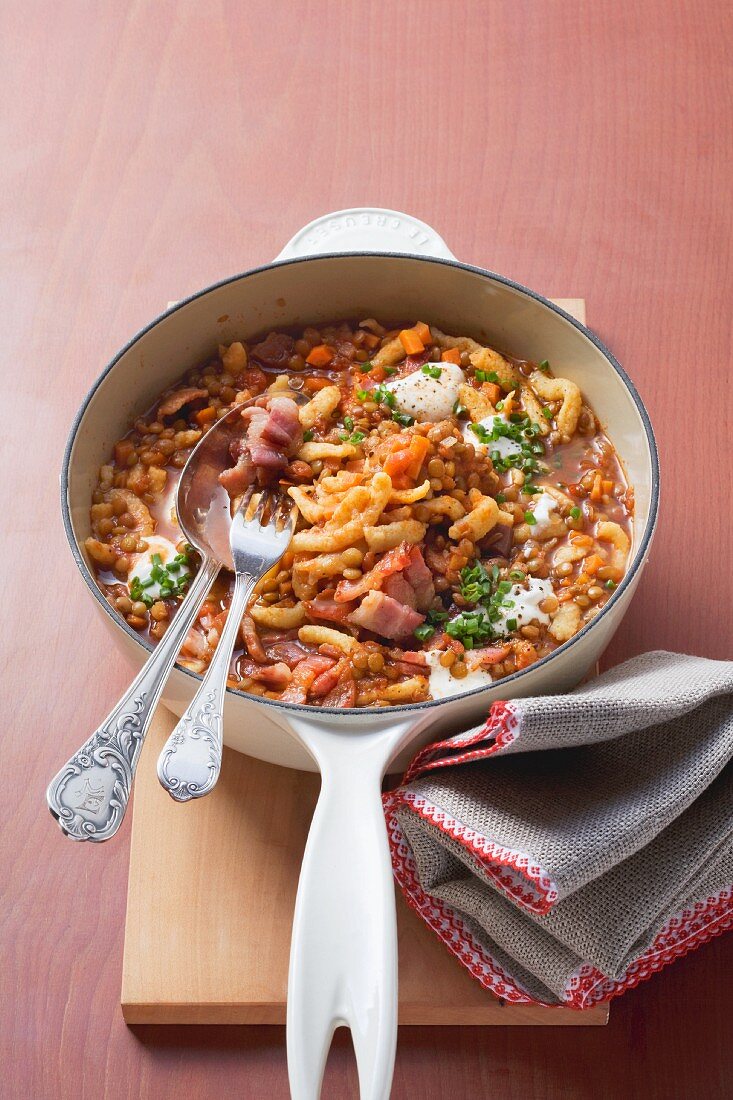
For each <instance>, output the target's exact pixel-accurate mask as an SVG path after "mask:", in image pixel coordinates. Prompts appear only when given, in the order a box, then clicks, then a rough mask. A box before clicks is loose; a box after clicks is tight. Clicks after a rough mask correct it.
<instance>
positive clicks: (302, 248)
mask: <svg viewBox="0 0 733 1100" xmlns="http://www.w3.org/2000/svg"><path fill="white" fill-rule="evenodd" d="M324 252H408V253H411V254H412V255H418V256H436V257H438V258H439V259H443V260H455V258H456V257H455V256H454V255H453V253H452V252H451V250H450V249H449V248H448V245H447V244H446V243H445V241H444V240H443V238H442V237H441V236H440V235H439V234H438V233H436V232H435V230H434V229H431V227H430V226H429V225H426V223H425V222H421V221H419V219H418V218H413V217H412V216H411V215H410V214H402V213H400V211H399V210H382V209H380V208H379V207H376V206H358V207H355V208H354V209H353V210H336V211H334V213H333V214H324V215H323V217H321V218H316V220H315V221H312V222H309V224H308V225H306V226H304V227H303V228H302V229H300V230H299V231H298V232H297V233H296V234H295V236H294V237H292V238H291V239H290V240H289V241H288V243H287V244H286V245H285V248H283V250H282V252H281V253H280V255H279V256H276V257H275V258H276V260H293V259H296V258H298V257H300V256H318V255H321V254H323V253H324Z"/></svg>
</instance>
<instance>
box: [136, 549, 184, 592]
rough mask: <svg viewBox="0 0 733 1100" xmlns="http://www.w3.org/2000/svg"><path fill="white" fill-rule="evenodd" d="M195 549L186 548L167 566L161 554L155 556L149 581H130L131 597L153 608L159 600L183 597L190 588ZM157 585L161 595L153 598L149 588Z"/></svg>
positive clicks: (152, 559) (153, 556) (152, 558)
mask: <svg viewBox="0 0 733 1100" xmlns="http://www.w3.org/2000/svg"><path fill="white" fill-rule="evenodd" d="M192 553H193V547H191V546H188V545H187V546H186V548H185V550H184V551H183V552H182V553H180V554H176V556H175V557H174V558H172V559H171V560H170V561H169V562H168V563H167V564H166V565H163V560H162V558H161V556H160V554H153V555H152V557H151V559H150V562H151V565H152V568H151V570H150V576H149V577H148V578H147V580H144V581H141V580H140V578H139V577H132V579H131V580H130V596H131V597H132V599H133V600H142V602H143V603H144V604H145V606H146V607H152V606H153V604H154V603H155V602H156V601H157V600H168V599H171V598H172V597H174V596H182V595H183V593H184V592H185V590H186V588H187V587H188V582H189V580H190V561H191V559H190V555H191V554H192ZM155 584H157V585H158V588H159V591H160V595H158V596H153V595H151V594H150V592H148V589H149V588H152V587H153V585H155Z"/></svg>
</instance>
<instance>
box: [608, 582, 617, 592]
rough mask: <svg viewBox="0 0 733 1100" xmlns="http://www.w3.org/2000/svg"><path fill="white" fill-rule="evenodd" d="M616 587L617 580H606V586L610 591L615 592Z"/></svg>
mask: <svg viewBox="0 0 733 1100" xmlns="http://www.w3.org/2000/svg"><path fill="white" fill-rule="evenodd" d="M615 587H616V582H615V581H612V580H608V581H606V588H607V589H608V591H609V592H613V590H614V588H615Z"/></svg>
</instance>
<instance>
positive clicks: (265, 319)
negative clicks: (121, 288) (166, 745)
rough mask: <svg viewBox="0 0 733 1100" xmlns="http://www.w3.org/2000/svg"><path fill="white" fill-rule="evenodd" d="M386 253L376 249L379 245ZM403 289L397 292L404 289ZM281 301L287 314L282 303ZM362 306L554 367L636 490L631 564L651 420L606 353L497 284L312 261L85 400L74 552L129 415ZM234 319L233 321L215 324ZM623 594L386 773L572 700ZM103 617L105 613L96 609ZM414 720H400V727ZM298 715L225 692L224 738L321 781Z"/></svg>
mask: <svg viewBox="0 0 733 1100" xmlns="http://www.w3.org/2000/svg"><path fill="white" fill-rule="evenodd" d="M377 247H379V246H377ZM396 288H399V289H398V290H397V289H396ZM283 303H284V304H283ZM367 305H368V308H369V312H370V313H371V314H372V315H374V316H380V315H381V316H394V315H395V314H399V315H401V316H404V317H405V318H411V317H421V318H427V319H429V320H430V321H431V323H435V324H436V325H438V326H439V327H440V328H441V329H443V330H444V331H448V332H454V333H469V334H471V335H473V336H474V337H475V338H476V339H477V340H479V341H481V342H486V343H489V344H493V345H496V346H497V347H500V348H508V349H511V351H512V352H513V353H514V354H516V355H517V356H521V357H526V358H531V359H534V360H541V359H545V358H546V359H549V361H550V363H551V364H552V366H553V369H555V370H556V371H557V372H558V373H562V375H563V376H564V377H567V378H569V379H571V380H572V381H574V382H576V383H577V384H578V385H579V386H580V387H581V389H582V390H583V393H584V395H585V397H586V399H587V400H588V401H589V402H590V404H591V405H592V406H593V407H594V408H595V409H596V410H597V412H598V414H599V416H600V417H601V420H602V421H603V423H604V425H605V427H606V430H607V432H608V435H609V437H610V439H611V440H612V442H613V443H614V445H615V447H616V448H617V450H618V452H619V454H620V456H621V458H622V460H623V463H624V466H625V469H626V471H627V473H628V476H629V479H630V481H631V482H632V483H633V485H634V487H635V492H636V521H635V529H634V543H633V546H632V556H633V555H635V554H636V553H637V550H638V546H639V541H640V539H641V537H642V536H643V534H644V532H645V529H646V527H647V521H648V519H649V515H650V507H651V492H652V460H651V455H650V447H649V443H648V440H647V437H646V434H645V431H644V427H643V422H642V420H641V417H640V415H639V412H638V410H637V408H636V405H635V403H634V400H633V398H632V396H631V394H630V392H629V391H628V389H627V388H626V385H625V384H624V382H623V381H622V379H621V378H620V377H619V376H618V375H617V374H616V372H615V371H614V370H613V368H612V367H611V365H610V364H609V362H608V361H607V359H606V358H605V356H604V355H603V354H602V352H601V351H600V350H599V349H598V348H597V347H596V346H595V345H594V344H593V342H592V341H591V340H590V339H589V338H588V337H587V336H585V334H584V333H583V332H582V331H579V330H578V329H576V328H575V327H574V326H573V325H572V324H570V322H568V321H566V320H565V319H564V318H563V317H562V316H560V315H559V314H557V313H555V312H554V311H553V310H551V309H549V308H548V307H546V306H545V305H543V304H542V303H541V302H538V301H537V300H535V299H534V298H532V297H531V296H529V295H527V294H525V293H523V292H522V291H520V290H518V289H515V288H514V287H510V286H507V285H505V284H503V283H501V282H499V281H497V280H495V279H493V278H491V277H489V276H486V275H484V274H481V273H477V272H474V271H471V270H465V269H462V268H458V267H453V266H450V265H445V264H439V263H431V262H429V261H426V260H424V259H417V258H413V257H409V256H390V255H372V256H351V255H348V254H345V255H339V256H335V257H334V256H332V257H328V256H317V257H314V258H312V259H310V260H308V261H307V262H306V263H294V264H287V263H286V264H274V265H272V266H270V267H267V268H264V269H263V270H261V271H258V272H256V273H253V274H251V275H249V276H243V277H241V278H238V279H235V280H233V281H231V282H229V283H226V284H225V285H223V286H219V287H217V288H214V289H212V290H210V291H208V292H206V293H204V294H203V295H201V296H200V297H198V298H195V299H193V300H192V301H189V302H186V303H184V304H183V305H181V306H180V307H179V308H178V309H176V310H174V311H172V312H170V313H168V314H166V315H164V316H163V317H162V318H161V319H160V320H159V321H158V322H157V323H156V324H154V325H153V326H152V327H151V328H150V329H149V330H148V331H147V332H145V333H144V334H142V335H141V336H139V337H138V338H137V339H136V340H135V341H134V342H133V344H132V345H131V346H130V347H129V348H128V349H127V350H126V351H125V352H124V353H123V354H122V355H121V356H120V357H119V358H118V360H117V362H116V363H115V365H114V367H113V368H112V369H111V370H110V371H109V372H108V373H107V375H106V376H105V378H104V379H103V380H102V382H101V383H100V384H99V386H98V387H97V389H96V391H95V393H94V395H93V397H92V398H91V400H90V401H89V403H88V405H87V407H86V409H85V411H84V414H83V416H82V419H81V422H80V424H79V426H78V429H77V431H76V434H75V439H74V445H73V449H72V452H71V458H70V462H69V469H68V483H69V488H68V503H69V511H70V516H71V522H72V525H73V529H74V534H75V538H76V541H77V543H78V544H79V545H80V546H82V545H83V540H84V538H85V537H86V536H87V535H89V533H90V532H89V501H90V497H91V493H92V490H93V488H94V483H95V481H96V473H97V469H98V467H99V465H100V464H101V463H102V462H103V461H105V460H106V458H107V456H108V454H109V451H110V448H111V447H112V444H113V443H114V442H115V440H116V439H118V438H119V437H120V436H121V435H122V434H123V433H124V431H125V430H126V428H127V424H128V422H129V420H130V418H131V415H132V414H133V413H134V412H136V411H138V410H141V409H145V408H146V407H148V406H149V405H150V404H152V402H153V400H154V399H155V398H156V396H157V395H158V394H159V393H160V392H161V391H162V390H163V389H165V388H166V387H167V386H169V385H170V384H171V383H172V382H173V381H175V380H176V379H177V378H178V377H179V376H180V375H181V373H182V372H183V371H184V370H185V369H186V368H187V367H189V366H191V365H193V364H194V363H196V362H197V361H199V360H200V359H201V358H203V357H204V356H206V355H207V354H209V353H210V352H211V350H212V348H215V347H216V346H217V344H219V343H229V342H231V341H232V340H234V339H236V338H238V337H250V336H252V335H254V334H256V333H258V332H260V331H262V330H269V329H273V328H277V327H278V326H280V325H296V324H304V323H307V322H308V321H313V322H318V321H325V320H327V319H330V318H333V317H342V316H343V317H348V316H353V315H354V314H355V313H359V311H361V310H363V309H364V308H365V307H366V306H367ZM222 316H227V318H228V319H227V320H226V321H219V320H217V318H220V317H222ZM639 575H640V574H639V571H638V570H637V571H636V574H635V576H634V577H633V579H632V581H631V583H630V584H629V585H628V586H627V587H626V588H625V589H624V590H623V591H621V592H620V593H618V595H617V597H616V599H615V600H614V602H613V604H612V605H611V606H610V607H609V608H608V610H607V611H606V612H605V614H603V615H602V616H600V617H599V618H598V619H597V620H596V621H595V623H594V625H593V628H592V629H591V630H590V631H589V632H588V633H587V634H586V635H585V636H584V637H583V638H581V639H579V640H578V641H577V642H574V643H572V644H571V645H570V647H569V648H568V649H566V650H561V651H560V652H558V653H557V655H556V656H554V657H553V658H552V660H551V661H549V662H548V663H547V664H545V665H542V666H540V667H536V668H530V669H529V670H528V671H527V672H526V673H525V674H524V675H523V676H521V677H520V678H519V679H518V680H516V681H514V682H512V683H511V684H508V685H507V684H504V685H501V684H498V685H496V686H494V687H492V688H489V689H488V690H486V691H484V692H482V693H481V694H479V695H478V696H474V697H471V696H458V697H456V698H454V699H451V700H450V702H448V703H446V704H445V705H443V706H436V707H432V708H426V709H423V710H415V711H413V712H412V713H413V718H414V725H413V726H411V729H410V734H409V737H406V738H405V746H404V747H402V748H401V749H398V750H397V756H396V759H395V760H394V761H393V763H392V765H391V769H392V770H398V769H399V768H401V767H402V766H403V764H404V763H405V762H406V761H407V759H408V758H409V757H410V756H412V755H413V753H414V752H415V750H416V748H417V747H418V746H419V745H420V743H421V742H426V741H427V740H429V739H431V738H432V737H433V736H434V735H435V734H436V733H442V732H447V731H450V730H452V729H458V728H459V727H460V726H462V725H465V724H467V723H468V722H471V721H478V720H479V719H480V717H481V716H482V715H483V714H485V713H486V710H487V708H488V706H489V704H490V703H491V701H492V700H494V699H499V698H506V696H507V694H509V695H510V696H512V697H517V696H526V695H532V694H544V693H550V692H554V691H559V690H563V689H567V688H569V687H571V686H573V685H574V684H576V683H578V681H579V680H580V679H581V678H582V677H583V675H584V674H585V672H586V671H587V669H588V668H590V667H591V666H592V665H593V664H594V663H595V661H596V660H597V659H598V657H599V655H600V654H601V653H602V651H603V649H604V648H605V647H606V645H607V644H608V642H609V640H610V638H611V636H612V634H613V633H614V631H615V630H616V628H617V626H618V624H619V622H620V621H621V618H622V616H623V614H624V612H625V610H626V608H627V606H628V603H629V600H630V598H631V595H632V593H633V591H634V589H635V587H636V585H637V583H638V580H639ZM96 606H97V608H98V610H100V613H101V608H100V605H99V604H98V603H97V604H96ZM104 621H105V623H106V624H107V626H108V627H109V629H110V633H111V636H112V639H113V641H114V643H115V645H116V646H117V647H118V649H120V650H121V651H122V652H123V653H124V654H125V656H126V657H127V658H128V659H129V660H130V663H131V664H132V665H133V666H135V667H140V665H141V664H142V663H143V661H144V660H145V658H146V656H147V651H146V650H145V649H144V648H143V647H142V646H141V645H140V644H139V642H137V641H135V640H134V639H133V638H131V637H130V636H129V635H128V634H127V633H125V631H124V630H123V629H121V627H120V626H119V625H118V623H117V622H115V621H114V620H113V619H112V618H110V616H109V615H106V614H104ZM196 685H197V680H195V679H194V678H192V677H191V676H190V675H188V674H186V673H184V672H183V671H181V670H180V669H176V670H174V672H173V674H172V676H171V678H170V680H169V682H168V685H167V687H166V689H165V693H164V701H165V703H166V704H167V705H168V706H169V707H170V708H171V710H173V711H174V713H176V714H179V715H180V714H181V713H182V712H183V710H184V709H185V707H186V705H187V704H188V702H189V701H190V698H191V696H192V694H193V692H194V690H195V688H196ZM406 713H408V712H401V714H402V716H404V715H405V714H406ZM395 718H396V715H395V714H394V712H393V713H392V714H391V715H390V714H389V713H387V714H385V713H382V714H375V715H369V714H365V713H364V712H355V713H354V714H353V715H331V714H329V713H328V712H320V711H319V712H318V719H319V722H321V723H325V724H326V725H333V726H334V727H337V726H338V727H341V728H344V726H345V725H346V726H347V727H352V728H353V729H354V731H355V732H356V731H359V730H370V729H371V730H375V729H378V728H380V727H383V726H384V725H385V723H389V722H394V720H395ZM291 722H292V718H291V712H288V711H287V710H286V709H285V708H283V707H277V706H263V705H262V704H258V703H256V702H254V701H252V700H250V699H248V698H246V697H244V696H242V695H238V694H235V693H230V694H229V696H228V702H227V716H226V727H225V741H226V743H227V744H228V745H230V746H231V747H232V748H234V749H237V750H239V751H241V752H247V753H249V754H250V755H252V756H257V757H260V758H261V759H264V760H268V761H272V762H274V763H278V764H283V765H285V766H289V767H299V768H305V769H308V770H316V769H315V765H314V763H313V761H312V760H311V758H310V757H309V755H308V753H307V752H306V750H305V749H304V748H303V747H302V746H301V745H300V744H298V743H297V742H296V741H295V739H294V738H293V736H292V734H291V732H290V725H291Z"/></svg>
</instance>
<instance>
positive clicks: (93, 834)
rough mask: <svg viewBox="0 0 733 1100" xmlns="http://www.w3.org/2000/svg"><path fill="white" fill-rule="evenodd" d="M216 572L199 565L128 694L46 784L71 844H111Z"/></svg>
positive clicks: (50, 804)
mask: <svg viewBox="0 0 733 1100" xmlns="http://www.w3.org/2000/svg"><path fill="white" fill-rule="evenodd" d="M220 568H221V566H220V564H219V563H218V562H216V561H213V560H208V561H205V562H204V563H203V565H202V566H201V568H200V569H199V571H198V573H197V574H196V576H195V577H194V579H193V581H192V582H191V586H190V588H189V590H188V592H187V593H186V597H185V599H184V600H183V603H182V604H181V606H180V607H179V608H178V610H177V612H176V614H175V615H174V616H173V620H172V622H171V625H170V627H169V628H168V630H167V631H166V633H165V634H164V636H163V638H162V640H161V641H160V642H159V643H158V645H157V646H156V648H155V649H154V650H153V653H152V654H151V656H150V657H149V658H148V660H147V661H146V663H145V665H144V667H143V668H142V670H141V671H140V672H139V673H138V675H137V676H136V677H135V679H134V680H133V682H132V684H131V686H130V688H129V690H128V691H127V692H126V693H125V694H124V695H123V696H122V698H121V699H120V701H119V703H118V704H117V706H116V707H115V708H114V710H113V711H112V713H111V714H109V715H108V716H107V718H106V719H105V720H104V722H103V723H102V725H101V726H100V727H99V729H98V730H96V731H95V733H93V734H92V736H91V737H90V738H89V740H88V741H85V743H84V744H83V745H82V746H81V748H80V749H79V750H78V752H75V753H74V755H73V756H72V757H71V759H70V760H69V761H68V763H66V764H65V765H64V766H63V768H62V769H61V771H60V772H59V773H58V775H56V777H55V778H54V779H53V780H52V781H51V783H50V784H49V787H48V791H47V792H46V799H47V801H48V808H49V809H50V811H51V813H52V814H53V816H54V817H55V818H56V819H57V821H58V823H59V825H60V826H61V829H62V831H63V832H64V833H66V835H67V836H69V837H71V838H72V839H73V840H93V841H102V840H109V838H110V837H111V836H114V834H115V833H116V832H117V830H118V829H119V827H120V825H121V823H122V819H123V817H124V815H125V810H126V809H127V803H128V801H129V798H130V790H131V788H132V780H133V777H134V775H135V768H136V766H137V761H138V757H139V756H140V751H141V749H142V747H143V741H144V740H145V734H146V733H147V731H148V726H149V724H150V719H151V718H152V715H153V712H154V710H155V708H156V706H157V703H158V700H159V698H160V694H161V692H162V690H163V685H164V684H165V681H166V680H167V678H168V674H169V672H170V670H171V668H172V667H173V664H174V662H175V659H176V657H177V656H178V652H179V650H180V648H181V646H182V644H183V642H184V640H185V638H186V634H187V633H188V630H189V628H190V626H191V623H192V621H193V619H194V618H195V615H196V612H197V611H198V609H199V607H200V606H201V604H202V602H203V599H204V597H205V596H206V594H207V592H208V591H209V588H210V587H211V585H212V583H213V581H214V580H215V579H216V576H217V574H218V572H219V570H220Z"/></svg>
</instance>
